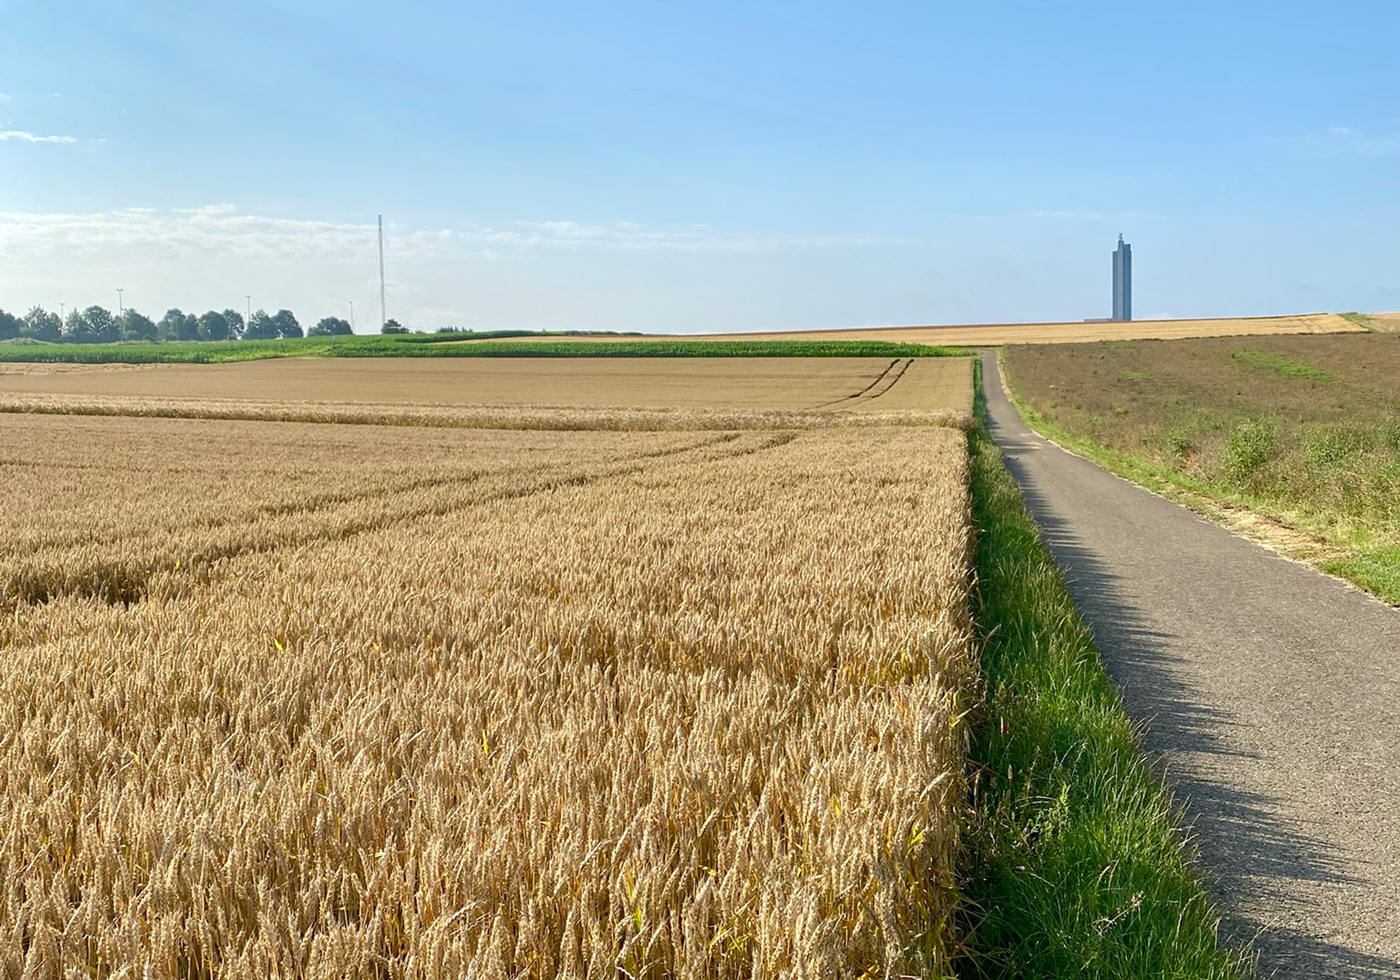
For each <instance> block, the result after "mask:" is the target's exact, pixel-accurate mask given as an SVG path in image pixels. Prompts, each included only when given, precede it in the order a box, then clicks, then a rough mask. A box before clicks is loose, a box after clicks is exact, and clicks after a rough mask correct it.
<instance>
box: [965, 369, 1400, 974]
mask: <svg viewBox="0 0 1400 980" xmlns="http://www.w3.org/2000/svg"><path fill="white" fill-rule="evenodd" d="M982 368H983V378H984V381H985V384H984V393H985V399H986V408H987V417H988V429H989V430H990V433H991V435H992V438H993V439H994V440H995V441H996V443H997V445H998V446H999V447H1000V449H1001V451H1002V454H1003V456H1004V457H1005V459H1006V464H1007V467H1008V468H1009V469H1010V470H1011V472H1012V474H1013V475H1014V476H1015V478H1016V481H1017V483H1019V484H1020V487H1021V492H1022V495H1023V497H1024V498H1025V501H1026V505H1027V506H1028V507H1029V508H1030V511H1031V513H1032V514H1033V515H1034V517H1035V519H1036V522H1037V524H1039V526H1040V529H1041V534H1042V536H1043V537H1044V539H1045V542H1046V544H1047V545H1048V546H1049V548H1050V550H1051V552H1052V553H1053V554H1054V556H1055V560H1056V562H1057V563H1058V564H1059V566H1060V568H1061V569H1062V570H1063V572H1064V575H1065V578H1066V580H1067V581H1068V583H1069V586H1070V589H1071V592H1072V593H1073V595H1074V599H1075V603H1076V605H1077V606H1078V608H1079V610H1080V613H1081V614H1082V615H1083V616H1084V619H1085V620H1086V622H1087V623H1088V624H1089V626H1090V629H1091V630H1092V631H1093V634H1094V638H1095V641H1096V642H1097V644H1098V648H1099V651H1100V654H1101V655H1102V657H1103V661H1104V663H1105V665H1106V666H1107V668H1108V671H1109V674H1110V675H1111V676H1112V677H1113V680H1114V682H1115V683H1116V684H1117V685H1118V687H1119V689H1120V691H1121V692H1122V696H1123V700H1124V704H1125V706H1126V707H1127V709H1128V711H1129V713H1130V714H1131V715H1132V716H1133V718H1134V719H1135V720H1136V721H1137V722H1138V723H1140V724H1142V725H1143V726H1144V739H1145V746H1146V748H1147V750H1148V752H1149V753H1150V754H1151V756H1152V757H1153V758H1154V760H1155V761H1156V762H1158V763H1159V764H1160V765H1161V768H1162V771H1163V772H1164V773H1165V776H1166V779H1167V782H1168V785H1169V786H1171V788H1172V790H1173V792H1174V794H1175V797H1176V799H1177V801H1178V802H1179V803H1180V804H1181V805H1182V806H1183V807H1184V809H1185V811H1186V814H1187V817H1188V820H1189V822H1190V824H1191V830H1192V837H1193V843H1194V845H1195V846H1196V847H1198V849H1199V852H1200V865H1201V868H1202V870H1203V874H1204V878H1205V881H1206V885H1207V888H1208V890H1209V891H1210V892H1211V893H1212V895H1213V896H1214V897H1215V898H1216V900H1217V901H1218V902H1219V903H1220V907H1221V910H1222V912H1223V915H1224V920H1225V922H1224V925H1225V933H1226V936H1227V938H1228V939H1229V941H1231V942H1232V943H1235V944H1240V945H1244V944H1248V945H1250V947H1251V948H1252V950H1253V951H1254V952H1255V953H1257V955H1258V960H1259V969H1260V973H1261V974H1262V975H1263V976H1265V977H1288V978H1294V977H1296V978H1324V977H1327V978H1332V977H1337V978H1351V980H1382V978H1386V980H1395V978H1400V734H1397V733H1400V610H1396V609H1393V608H1391V607H1389V606H1386V605H1384V604H1383V603H1380V602H1378V601H1376V600H1374V599H1372V598H1370V597H1369V596H1367V595H1365V594H1364V593H1362V592H1360V591H1358V590H1356V589H1354V588H1351V587H1349V586H1347V585H1345V584H1344V583H1342V582H1340V581H1338V580H1336V579H1332V578H1329V577H1327V576H1324V575H1322V574H1319V573H1317V572H1315V571H1313V570H1311V569H1309V568H1307V567H1305V566H1302V565H1300V564H1297V563H1295V562H1291V561H1289V560H1287V559H1285V558H1283V557H1281V556H1279V555H1277V554H1275V553H1274V552H1271V551H1269V550H1267V549H1265V548H1263V547H1261V546H1260V545H1257V544H1255V543H1253V542H1251V541H1249V540H1247V539H1245V538H1242V537H1239V536H1236V535H1234V534H1231V533H1230V532H1229V531H1227V530H1225V529H1224V528H1221V527H1218V526H1216V525H1214V524H1211V523H1210V522H1208V521H1206V520H1204V519H1202V518H1200V517H1198V516H1197V515H1195V514H1193V513H1192V512H1191V511H1189V510H1187V509H1186V508H1184V507H1181V506H1179V505H1177V504H1175V503H1172V502H1170V501H1168V500H1165V499H1164V498H1162V497H1159V496H1157V495H1155V494H1152V493H1150V492H1148V491H1147V490H1144V489H1142V488H1141V487H1137V486H1135V485H1134V484H1131V483H1129V482H1127V481H1125V480H1121V479H1119V478H1118V477H1115V476H1113V475H1111V474H1109V473H1107V472H1105V471H1104V470H1102V469H1100V468H1099V467H1098V466H1096V465H1095V464H1093V463H1091V462H1089V461H1088V460H1085V459H1082V458H1080V457H1078V456H1075V455H1073V454H1071V453H1069V452H1066V451H1065V450H1062V449H1060V448H1059V447H1058V446H1056V445H1054V444H1053V443H1051V442H1049V441H1047V440H1045V439H1043V438H1041V437H1040V436H1038V435H1036V434H1035V433H1034V432H1032V431H1031V430H1030V429H1029V428H1028V427H1027V426H1026V425H1025V423H1024V422H1023V421H1022V420H1021V418H1020V416H1019V415H1018V414H1017V412H1016V410H1015V408H1014V407H1013V406H1012V405H1011V402H1010V400H1009V399H1008V398H1007V397H1006V394H1005V392H1004V390H1003V389H1002V387H1001V381H1000V374H999V372H998V370H997V362H996V357H995V355H994V354H993V353H992V352H990V351H985V352H983V354H982Z"/></svg>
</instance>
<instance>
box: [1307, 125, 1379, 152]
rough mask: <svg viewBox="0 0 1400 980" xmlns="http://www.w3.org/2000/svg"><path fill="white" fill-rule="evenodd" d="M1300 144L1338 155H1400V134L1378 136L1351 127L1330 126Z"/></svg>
mask: <svg viewBox="0 0 1400 980" xmlns="http://www.w3.org/2000/svg"><path fill="white" fill-rule="evenodd" d="M1299 142H1300V143H1304V144H1306V145H1308V146H1313V147H1316V148H1318V149H1320V150H1323V151H1324V152H1327V153H1336V154H1350V155H1356V156H1368V157H1374V156H1386V155H1388V154H1391V153H1400V133H1391V134H1389V135H1376V134H1375V133H1368V132H1366V131H1365V130H1363V129H1353V128H1352V127H1350V126H1329V127H1328V128H1326V129H1324V130H1321V131H1319V132H1316V133H1309V134H1308V135H1307V136H1304V137H1302V138H1301V139H1300V140H1299Z"/></svg>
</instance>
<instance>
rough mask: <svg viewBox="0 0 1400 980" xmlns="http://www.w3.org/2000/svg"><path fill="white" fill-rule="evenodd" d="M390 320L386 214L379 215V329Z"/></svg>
mask: <svg viewBox="0 0 1400 980" xmlns="http://www.w3.org/2000/svg"><path fill="white" fill-rule="evenodd" d="M388 322H389V317H388V314H387V313H386V312H385V311H384V215H382V214H381V215H380V216H379V329H380V330H381V331H383V329H384V325H385V324H386V323H388Z"/></svg>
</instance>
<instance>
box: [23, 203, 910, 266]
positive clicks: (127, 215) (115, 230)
mask: <svg viewBox="0 0 1400 980" xmlns="http://www.w3.org/2000/svg"><path fill="white" fill-rule="evenodd" d="M387 239H388V245H389V248H390V250H391V252H392V253H393V255H394V257H395V258H396V259H400V260H416V259H431V258H447V257H464V256H470V255H476V256H479V257H488V258H491V257H494V258H509V257H526V256H529V255H532V254H541V253H544V252H548V251H569V252H580V251H607V252H643V251H697V252H698V251H710V252H716V251H730V252H774V251H783V250H796V249H822V248H862V247H867V246H873V245H886V246H888V245H905V244H912V243H913V241H912V240H909V239H898V238H888V237H880V236H872V235H852V234H825V235H823V234H816V235H810V234H809V235H799V234H745V233H732V232H721V231H717V230H715V229H712V228H706V227H652V226H646V225H640V224H634V223H627V222H619V223H614V224H581V223H578V222H573V221H543V222H524V221H522V222H513V223H511V224H509V225H506V226H500V227H488V226H467V227H459V228H442V229H417V230H415V229H405V228H399V227H391V228H390V229H388V234H387ZM374 248H375V228H374V225H373V224H371V223H369V222H363V223H351V222H331V221H316V220H308V219H298V218H274V217H266V216H262V215H250V214H241V213H239V211H238V209H237V208H236V207H235V206H233V205H231V204H216V205H210V206H207V207H200V208H187V209H173V210H155V209H150V208H128V209H124V210H120V211H104V212H96V213H89V214H24V213H0V256H4V257H7V258H13V259H26V260H34V259H40V258H45V257H48V258H52V257H56V256H59V255H63V256H67V257H71V258H83V257H86V258H89V259H99V260H105V259H107V258H109V257H110V258H119V259H120V260H121V261H123V262H129V261H131V260H133V259H136V260H142V259H145V260H162V261H170V260H179V259H187V258H188V259H199V258H204V259H207V258H228V259H237V260H245V261H282V260H287V259H317V260H331V261H338V260H346V261H359V260H361V259H363V258H364V257H365V255H366V254H372V253H373V251H374Z"/></svg>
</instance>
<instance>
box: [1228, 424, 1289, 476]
mask: <svg viewBox="0 0 1400 980" xmlns="http://www.w3.org/2000/svg"><path fill="white" fill-rule="evenodd" d="M1276 444H1277V437H1276V435H1275V433H1274V427H1273V425H1272V424H1270V423H1269V422H1265V421H1261V420H1258V419H1254V420H1251V421H1249V422H1242V423H1241V424H1240V425H1238V426H1236V428H1235V431H1234V432H1232V433H1230V441H1229V443H1228V444H1227V445H1226V449H1225V453H1226V460H1227V464H1228V466H1229V470H1230V476H1231V478H1233V479H1235V480H1237V481H1247V480H1249V479H1251V478H1252V477H1253V476H1254V475H1255V474H1256V473H1258V472H1259V470H1261V469H1262V468H1263V467H1264V465H1265V464H1266V463H1268V462H1269V460H1271V459H1273V458H1274V452H1275V450H1276V449H1277V445H1276Z"/></svg>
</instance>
